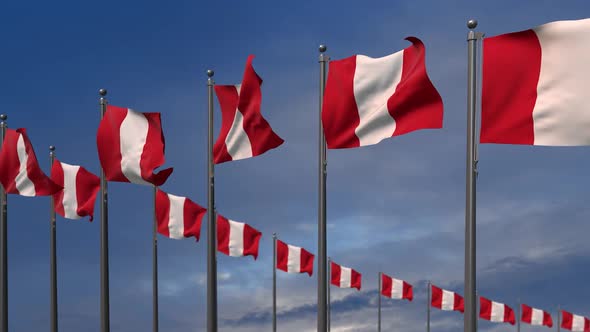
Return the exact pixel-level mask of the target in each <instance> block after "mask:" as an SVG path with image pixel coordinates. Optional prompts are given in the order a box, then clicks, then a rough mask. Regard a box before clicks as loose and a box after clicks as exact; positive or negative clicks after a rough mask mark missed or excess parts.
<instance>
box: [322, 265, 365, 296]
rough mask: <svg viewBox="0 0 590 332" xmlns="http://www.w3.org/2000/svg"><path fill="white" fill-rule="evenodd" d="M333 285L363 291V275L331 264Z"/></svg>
mask: <svg viewBox="0 0 590 332" xmlns="http://www.w3.org/2000/svg"><path fill="white" fill-rule="evenodd" d="M330 274H331V283H332V285H334V286H337V287H340V288H356V289H357V290H361V277H362V275H361V274H360V273H358V272H357V271H356V270H354V269H351V268H349V267H345V266H342V265H338V264H336V263H334V262H330Z"/></svg>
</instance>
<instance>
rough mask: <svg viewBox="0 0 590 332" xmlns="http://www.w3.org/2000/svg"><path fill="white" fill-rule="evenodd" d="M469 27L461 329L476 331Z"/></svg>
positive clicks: (472, 43) (473, 38)
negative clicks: (462, 311)
mask: <svg viewBox="0 0 590 332" xmlns="http://www.w3.org/2000/svg"><path fill="white" fill-rule="evenodd" d="M467 27H468V28H469V29H470V31H469V34H468V37H467V43H468V63H467V81H468V82H467V169H466V204H465V292H464V293H465V314H464V320H463V322H464V323H463V324H464V325H463V327H464V332H476V331H477V312H476V305H477V304H476V295H475V290H476V242H475V240H476V239H475V237H476V222H475V221H476V219H475V216H476V214H475V194H476V173H477V170H476V163H477V162H476V158H475V144H476V142H475V139H476V137H475V136H476V135H475V131H476V129H475V119H476V117H475V110H476V95H477V93H476V86H477V80H476V73H477V70H476V59H477V57H476V54H477V53H476V42H477V40H478V39H479V38H481V37H480V34H479V33H476V32H474V31H473V29H475V28H476V27H477V21H476V20H469V22H467Z"/></svg>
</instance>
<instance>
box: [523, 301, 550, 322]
mask: <svg viewBox="0 0 590 332" xmlns="http://www.w3.org/2000/svg"><path fill="white" fill-rule="evenodd" d="M521 308H522V318H521V321H523V322H525V323H528V324H531V325H545V326H547V327H552V326H553V319H551V314H550V313H548V312H547V311H544V310H541V309H536V308H532V307H529V306H528V305H526V304H522V305H521Z"/></svg>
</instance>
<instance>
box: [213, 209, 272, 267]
mask: <svg viewBox="0 0 590 332" xmlns="http://www.w3.org/2000/svg"><path fill="white" fill-rule="evenodd" d="M261 236H262V233H260V232H259V231H258V230H256V229H254V228H253V227H252V226H250V225H248V224H245V223H241V222H237V221H233V220H229V219H227V218H225V217H224V216H222V215H217V250H219V251H220V252H222V253H224V254H226V255H228V256H233V257H242V256H254V259H256V258H258V244H259V243H260V237H261Z"/></svg>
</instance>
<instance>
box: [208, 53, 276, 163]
mask: <svg viewBox="0 0 590 332" xmlns="http://www.w3.org/2000/svg"><path fill="white" fill-rule="evenodd" d="M253 59H254V56H253V55H250V56H249V57H248V60H247V61H246V69H245V71H244V77H243V79H242V84H239V85H216V86H215V93H216V94H217V98H218V99H219V104H220V105H221V133H220V134H219V137H218V138H217V141H216V142H215V145H214V147H213V155H214V161H215V163H216V164H221V163H224V162H226V161H232V160H239V159H245V158H250V157H255V156H258V155H261V154H263V153H265V152H266V151H268V150H270V149H274V148H276V147H278V146H279V145H281V144H283V142H284V141H283V139H282V138H280V137H279V136H278V135H277V134H275V132H274V131H273V130H272V128H271V127H270V125H269V124H268V122H266V120H265V119H264V118H263V117H262V114H261V113H260V104H261V103H262V92H261V90H260V85H261V84H262V79H261V78H260V77H259V76H258V74H256V71H254V68H253V67H252V60H253Z"/></svg>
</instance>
